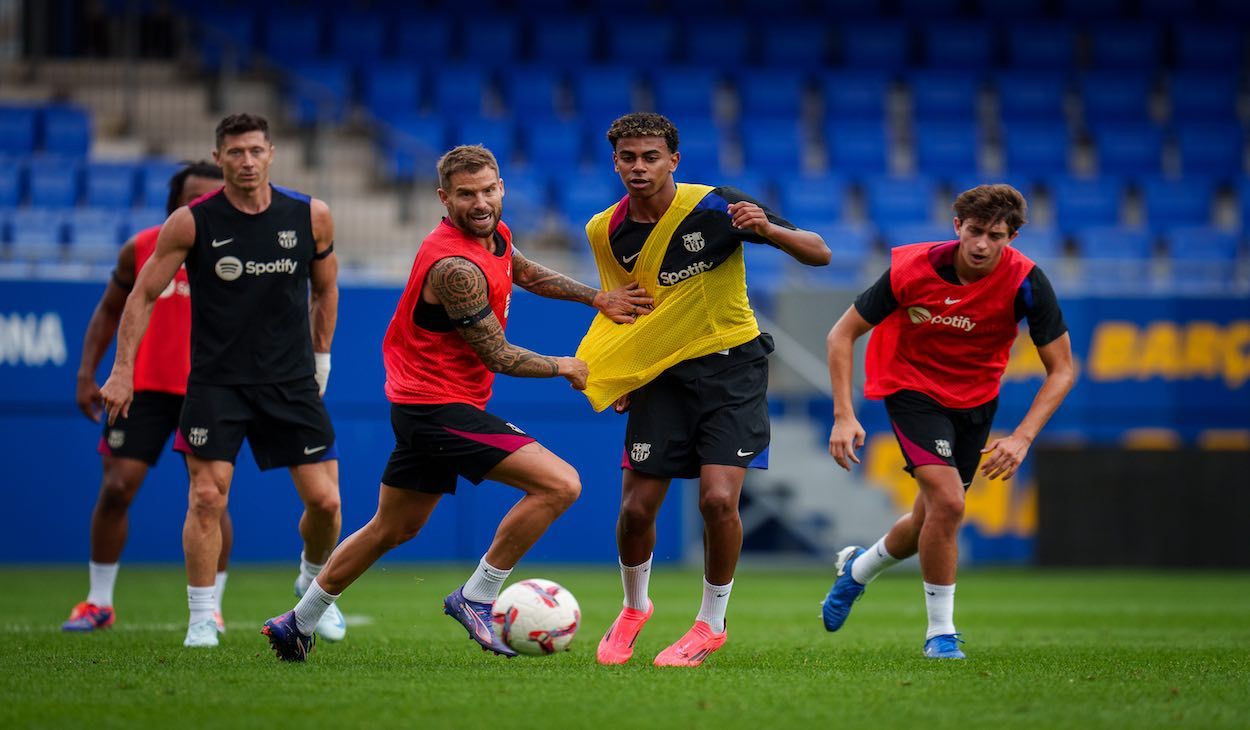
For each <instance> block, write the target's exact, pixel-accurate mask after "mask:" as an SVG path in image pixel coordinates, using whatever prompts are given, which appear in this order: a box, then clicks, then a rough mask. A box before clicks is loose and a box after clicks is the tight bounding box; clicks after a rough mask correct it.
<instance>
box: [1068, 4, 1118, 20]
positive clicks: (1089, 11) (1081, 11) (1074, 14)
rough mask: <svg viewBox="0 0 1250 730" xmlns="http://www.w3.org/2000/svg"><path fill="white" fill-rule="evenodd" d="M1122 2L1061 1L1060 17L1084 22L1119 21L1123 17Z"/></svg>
mask: <svg viewBox="0 0 1250 730" xmlns="http://www.w3.org/2000/svg"><path fill="white" fill-rule="evenodd" d="M1123 14H1124V3H1123V2H1122V0H1059V17H1061V18H1069V19H1074V18H1081V19H1084V20H1106V21H1111V20H1118V19H1119V18H1121V17H1123Z"/></svg>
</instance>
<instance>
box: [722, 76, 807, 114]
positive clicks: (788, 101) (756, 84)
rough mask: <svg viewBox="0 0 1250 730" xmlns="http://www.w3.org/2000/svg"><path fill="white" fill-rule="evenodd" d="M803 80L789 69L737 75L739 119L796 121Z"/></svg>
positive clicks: (803, 90) (804, 81)
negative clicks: (739, 103) (739, 105)
mask: <svg viewBox="0 0 1250 730" xmlns="http://www.w3.org/2000/svg"><path fill="white" fill-rule="evenodd" d="M805 87H806V80H805V79H804V78H803V74H802V73H801V72H799V71H796V70H789V69H752V70H749V71H744V72H742V73H741V74H740V75H739V76H738V98H739V100H740V102H741V108H740V113H741V117H742V119H743V120H751V119H760V118H771V119H778V118H780V119H792V120H793V119H799V118H800V117H802V112H803V94H804V92H805V90H806V89H805Z"/></svg>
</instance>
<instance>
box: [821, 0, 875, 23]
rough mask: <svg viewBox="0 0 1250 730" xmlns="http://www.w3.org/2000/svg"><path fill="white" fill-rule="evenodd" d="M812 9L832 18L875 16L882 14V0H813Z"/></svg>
mask: <svg viewBox="0 0 1250 730" xmlns="http://www.w3.org/2000/svg"><path fill="white" fill-rule="evenodd" d="M812 4H813V5H814V6H815V7H814V10H815V11H816V12H817V13H818V14H820V15H823V16H825V17H832V18H853V19H864V18H875V17H879V16H881V15H882V14H884V12H885V9H884V7H883V6H884V4H885V3H884V2H883V0H814V2H813V3H812Z"/></svg>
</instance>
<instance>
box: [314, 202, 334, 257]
mask: <svg viewBox="0 0 1250 730" xmlns="http://www.w3.org/2000/svg"><path fill="white" fill-rule="evenodd" d="M308 205H309V208H310V209H311V210H312V230H313V238H314V239H316V241H317V250H318V251H322V250H324V249H325V248H326V246H329V245H330V244H331V243H334V217H333V216H331V215H330V206H329V205H327V204H326V202H325V201H324V200H321V199H320V198H313V199H312V200H311V201H309V203H308Z"/></svg>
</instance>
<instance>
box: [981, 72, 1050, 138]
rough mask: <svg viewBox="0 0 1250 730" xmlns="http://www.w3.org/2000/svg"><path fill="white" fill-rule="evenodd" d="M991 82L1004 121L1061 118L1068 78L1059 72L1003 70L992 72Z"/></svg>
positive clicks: (1006, 122) (1037, 121) (1030, 121)
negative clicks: (994, 74) (995, 91)
mask: <svg viewBox="0 0 1250 730" xmlns="http://www.w3.org/2000/svg"><path fill="white" fill-rule="evenodd" d="M994 85H995V88H996V90H997V92H998V114H999V118H1000V119H1002V121H1003V123H1004V124H1006V125H1009V126H1010V125H1012V124H1014V123H1016V122H1026V123H1050V124H1055V123H1062V122H1063V121H1064V97H1065V96H1067V93H1068V80H1067V78H1066V76H1065V75H1064V74H1063V73H1062V72H1050V71H1003V72H1001V73H998V74H997V75H996V76H995V79H994Z"/></svg>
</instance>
